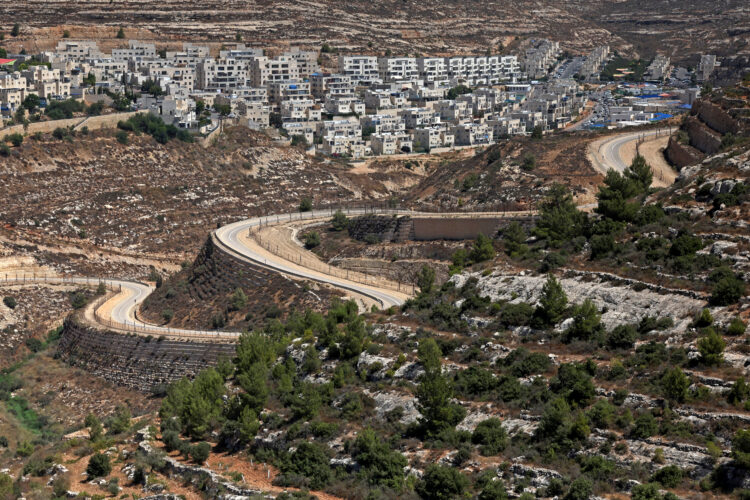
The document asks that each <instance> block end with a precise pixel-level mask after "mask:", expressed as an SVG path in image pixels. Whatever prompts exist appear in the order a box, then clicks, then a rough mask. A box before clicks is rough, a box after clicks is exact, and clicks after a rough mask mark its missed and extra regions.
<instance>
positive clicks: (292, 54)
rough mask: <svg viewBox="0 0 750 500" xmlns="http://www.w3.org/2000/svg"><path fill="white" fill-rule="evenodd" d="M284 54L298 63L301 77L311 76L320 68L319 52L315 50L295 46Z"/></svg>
mask: <svg viewBox="0 0 750 500" xmlns="http://www.w3.org/2000/svg"><path fill="white" fill-rule="evenodd" d="M283 55H284V57H288V58H290V59H292V60H293V61H295V62H296V63H297V70H298V71H299V78H309V77H310V75H312V74H313V73H315V72H316V71H318V69H319V66H318V53H317V52H316V51H314V50H301V49H300V48H299V47H293V48H292V49H291V50H288V51H286V52H284V54H283Z"/></svg>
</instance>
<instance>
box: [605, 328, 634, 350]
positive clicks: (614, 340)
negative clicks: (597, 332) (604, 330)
mask: <svg viewBox="0 0 750 500" xmlns="http://www.w3.org/2000/svg"><path fill="white" fill-rule="evenodd" d="M637 339H638V332H637V331H636V329H635V327H634V326H633V325H617V326H616V327H615V328H614V329H612V331H610V332H609V333H608V334H607V347H609V348H610V349H630V348H631V347H633V345H634V344H635V341H636V340H637Z"/></svg>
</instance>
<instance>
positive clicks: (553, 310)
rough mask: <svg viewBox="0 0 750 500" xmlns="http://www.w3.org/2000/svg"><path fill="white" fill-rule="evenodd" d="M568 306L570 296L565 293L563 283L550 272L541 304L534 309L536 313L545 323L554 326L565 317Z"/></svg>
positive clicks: (543, 289)
mask: <svg viewBox="0 0 750 500" xmlns="http://www.w3.org/2000/svg"><path fill="white" fill-rule="evenodd" d="M567 306H568V296H567V295H566V294H565V291H564V290H563V288H562V285H561V284H560V282H559V281H558V280H557V278H555V277H554V276H553V275H551V274H548V275H547V281H546V282H545V283H544V286H543V287H542V296H541V297H540V299H539V306H538V307H537V308H536V310H535V311H534V315H535V316H537V317H538V318H540V320H541V321H542V323H543V324H544V325H546V326H552V325H555V324H556V323H557V322H558V321H560V320H561V319H563V315H564V313H565V310H566V308H567Z"/></svg>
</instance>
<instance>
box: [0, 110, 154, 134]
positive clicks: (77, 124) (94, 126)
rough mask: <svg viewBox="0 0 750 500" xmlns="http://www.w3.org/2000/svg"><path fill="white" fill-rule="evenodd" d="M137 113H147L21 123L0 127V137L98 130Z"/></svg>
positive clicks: (112, 126) (112, 125) (114, 124)
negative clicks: (66, 130) (83, 129)
mask: <svg viewBox="0 0 750 500" xmlns="http://www.w3.org/2000/svg"><path fill="white" fill-rule="evenodd" d="M138 113H148V111H133V112H128V113H114V114H111V115H100V116H89V117H86V118H69V119H65V120H51V121H47V122H31V123H29V126H28V127H27V128H26V129H24V128H23V125H11V126H10V127H5V128H4V129H0V137H5V136H6V135H10V134H36V133H37V132H40V133H42V134H51V133H52V132H53V131H54V130H55V129H56V128H60V127H62V128H67V127H73V128H74V129H75V130H80V129H81V128H83V127H84V126H85V127H88V128H89V130H99V129H102V128H115V127H116V126H117V122H119V121H120V120H127V119H128V118H130V117H131V116H133V115H135V114H138Z"/></svg>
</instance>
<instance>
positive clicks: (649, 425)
mask: <svg viewBox="0 0 750 500" xmlns="http://www.w3.org/2000/svg"><path fill="white" fill-rule="evenodd" d="M657 432H659V423H658V422H657V421H656V418H654V416H653V415H652V414H651V412H644V413H641V414H640V415H638V417H637V418H636V419H635V422H634V423H633V429H632V430H631V432H630V434H631V436H632V437H634V438H637V439H646V438H649V437H651V436H654V435H656V433H657Z"/></svg>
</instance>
